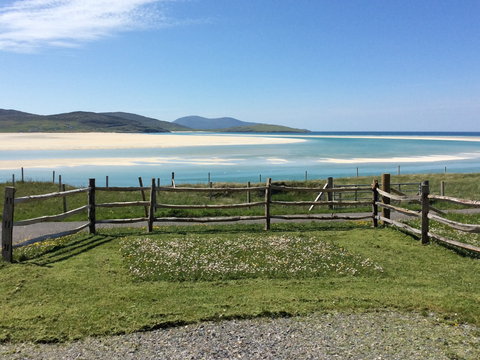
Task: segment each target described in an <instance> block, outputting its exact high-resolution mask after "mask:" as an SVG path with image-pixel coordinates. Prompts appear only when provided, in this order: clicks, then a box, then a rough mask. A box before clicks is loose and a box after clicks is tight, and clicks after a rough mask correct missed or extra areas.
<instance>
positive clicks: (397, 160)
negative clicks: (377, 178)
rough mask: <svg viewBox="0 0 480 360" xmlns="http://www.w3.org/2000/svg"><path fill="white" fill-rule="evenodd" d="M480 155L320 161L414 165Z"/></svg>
mask: <svg viewBox="0 0 480 360" xmlns="http://www.w3.org/2000/svg"><path fill="white" fill-rule="evenodd" d="M479 156H480V154H478V153H477V154H462V155H429V156H411V157H391V158H351V159H333V158H325V159H319V160H318V162H321V163H331V164H365V163H396V164H397V163H398V164H401V163H412V162H422V163H429V162H438V161H454V160H468V159H475V158H478V157H479Z"/></svg>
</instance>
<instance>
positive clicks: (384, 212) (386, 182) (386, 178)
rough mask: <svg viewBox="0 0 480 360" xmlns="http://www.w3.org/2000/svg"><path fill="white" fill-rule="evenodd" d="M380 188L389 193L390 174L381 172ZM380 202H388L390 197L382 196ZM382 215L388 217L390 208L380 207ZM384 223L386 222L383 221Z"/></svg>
mask: <svg viewBox="0 0 480 360" xmlns="http://www.w3.org/2000/svg"><path fill="white" fill-rule="evenodd" d="M382 190H383V191H385V192H387V193H389V192H390V174H382ZM382 202H383V203H384V204H387V205H389V204H390V198H388V197H386V196H382ZM382 216H383V217H384V218H387V219H390V209H385V208H383V209H382ZM383 224H384V225H386V222H384V223H383Z"/></svg>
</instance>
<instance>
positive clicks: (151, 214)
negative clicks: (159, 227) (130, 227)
mask: <svg viewBox="0 0 480 360" xmlns="http://www.w3.org/2000/svg"><path fill="white" fill-rule="evenodd" d="M156 195H157V192H156V191H155V178H152V187H151V189H150V208H149V211H148V232H152V231H153V222H154V221H155V205H156V203H157V199H156Z"/></svg>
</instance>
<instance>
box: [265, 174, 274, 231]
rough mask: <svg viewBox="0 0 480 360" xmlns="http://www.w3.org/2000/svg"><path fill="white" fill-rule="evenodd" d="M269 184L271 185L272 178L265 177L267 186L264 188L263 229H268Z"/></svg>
mask: <svg viewBox="0 0 480 360" xmlns="http://www.w3.org/2000/svg"><path fill="white" fill-rule="evenodd" d="M271 185H272V179H271V178H267V188H266V189H265V230H270V200H271V192H270V186H271Z"/></svg>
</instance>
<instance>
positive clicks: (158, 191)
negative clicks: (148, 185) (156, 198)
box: [157, 178, 160, 195]
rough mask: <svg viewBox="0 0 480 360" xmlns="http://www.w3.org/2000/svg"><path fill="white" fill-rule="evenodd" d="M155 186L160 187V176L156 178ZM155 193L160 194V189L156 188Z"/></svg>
mask: <svg viewBox="0 0 480 360" xmlns="http://www.w3.org/2000/svg"><path fill="white" fill-rule="evenodd" d="M157 187H160V178H158V179H157ZM157 195H160V189H158V190H157Z"/></svg>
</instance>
